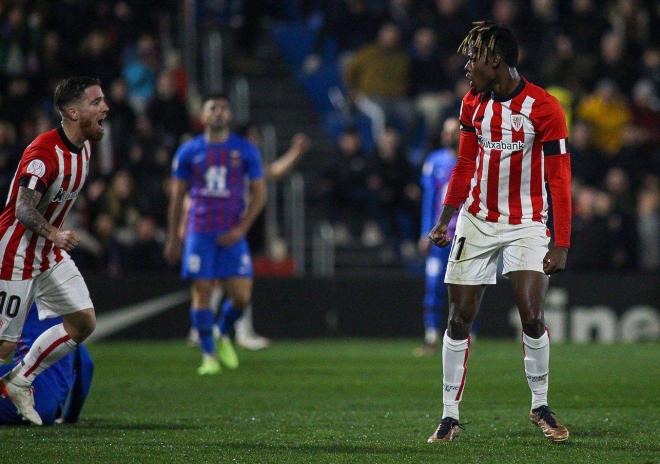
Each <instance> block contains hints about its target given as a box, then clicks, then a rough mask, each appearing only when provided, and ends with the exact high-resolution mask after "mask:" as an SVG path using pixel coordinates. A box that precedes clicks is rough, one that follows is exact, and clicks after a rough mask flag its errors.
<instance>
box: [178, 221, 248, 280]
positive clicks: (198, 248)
mask: <svg viewBox="0 0 660 464" xmlns="http://www.w3.org/2000/svg"><path fill="white" fill-rule="evenodd" d="M217 237H218V234H217V233H188V235H187V236H186V240H185V244H184V246H183V257H182V259H181V277H183V278H184V279H193V280H202V279H226V278H229V277H252V259H251V258H250V249H249V247H248V244H247V240H245V239H243V240H241V241H239V242H237V243H235V244H234V245H232V246H230V247H223V246H220V245H218V244H217V243H216V239H217Z"/></svg>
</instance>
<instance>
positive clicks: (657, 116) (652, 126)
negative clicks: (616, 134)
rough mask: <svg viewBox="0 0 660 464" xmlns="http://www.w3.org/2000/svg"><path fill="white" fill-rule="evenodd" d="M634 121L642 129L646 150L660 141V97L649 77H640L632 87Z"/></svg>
mask: <svg viewBox="0 0 660 464" xmlns="http://www.w3.org/2000/svg"><path fill="white" fill-rule="evenodd" d="M632 97H633V101H632V113H633V123H634V124H635V125H636V126H637V127H639V129H640V130H641V131H642V137H643V139H644V142H643V143H644V145H645V148H646V150H645V151H646V152H647V153H648V152H650V151H652V150H654V149H656V147H657V144H658V142H660V130H658V128H660V99H659V98H658V95H657V93H656V89H655V88H654V87H653V83H652V82H651V81H650V80H648V79H640V80H639V81H637V83H636V84H635V86H634V87H633V89H632Z"/></svg>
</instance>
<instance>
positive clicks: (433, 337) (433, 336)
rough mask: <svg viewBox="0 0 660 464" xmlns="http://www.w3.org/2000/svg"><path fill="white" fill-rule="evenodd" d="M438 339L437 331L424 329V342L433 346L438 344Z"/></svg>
mask: <svg viewBox="0 0 660 464" xmlns="http://www.w3.org/2000/svg"><path fill="white" fill-rule="evenodd" d="M438 338H440V334H439V333H438V329H426V330H425V331H424V342H425V343H427V344H429V345H433V344H435V343H438Z"/></svg>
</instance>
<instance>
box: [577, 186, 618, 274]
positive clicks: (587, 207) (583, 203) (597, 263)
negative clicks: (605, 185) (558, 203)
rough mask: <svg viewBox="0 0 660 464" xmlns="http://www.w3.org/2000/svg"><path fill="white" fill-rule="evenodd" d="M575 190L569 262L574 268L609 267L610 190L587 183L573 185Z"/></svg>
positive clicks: (592, 268) (610, 235) (610, 236)
mask: <svg viewBox="0 0 660 464" xmlns="http://www.w3.org/2000/svg"><path fill="white" fill-rule="evenodd" d="M574 192H575V205H574V217H573V229H572V233H571V259H570V261H569V262H568V266H569V268H570V269H574V270H602V269H609V268H611V265H612V259H611V254H610V250H611V246H612V244H613V243H614V236H613V234H611V232H610V229H609V227H608V224H607V213H609V211H608V208H609V204H608V202H607V194H605V193H603V192H599V191H598V190H597V189H595V188H593V187H588V186H585V187H580V188H578V189H574ZM603 195H605V197H603ZM599 196H600V199H599V198H598V197H599ZM597 202H598V203H599V205H598V207H597Z"/></svg>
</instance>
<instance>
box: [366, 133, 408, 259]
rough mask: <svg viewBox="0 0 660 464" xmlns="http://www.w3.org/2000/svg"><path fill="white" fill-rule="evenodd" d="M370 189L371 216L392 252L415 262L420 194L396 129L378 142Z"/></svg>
mask: <svg viewBox="0 0 660 464" xmlns="http://www.w3.org/2000/svg"><path fill="white" fill-rule="evenodd" d="M367 185H368V187H369V191H370V194H371V195H372V196H373V197H374V198H375V201H373V203H372V204H373V206H374V207H375V210H374V212H373V213H372V214H373V216H375V218H376V220H377V222H378V225H379V226H380V228H381V231H382V232H383V233H384V235H385V237H386V239H387V242H388V244H389V246H390V247H391V249H392V251H394V253H395V254H396V255H397V256H401V257H403V258H404V259H412V258H414V256H415V249H416V248H415V243H416V240H415V238H416V231H417V229H418V227H417V224H416V220H417V217H418V216H419V214H418V210H419V201H420V199H421V190H420V188H419V185H418V184H417V173H416V172H415V171H414V170H413V169H412V167H411V166H410V164H409V163H408V161H407V160H406V156H405V154H404V153H403V149H402V146H401V136H400V134H399V132H398V131H397V130H396V128H394V127H387V128H386V129H385V132H383V134H382V135H381V136H380V138H379V139H378V142H377V148H376V153H375V154H374V156H372V160H371V163H370V169H369V176H368V179H367Z"/></svg>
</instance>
